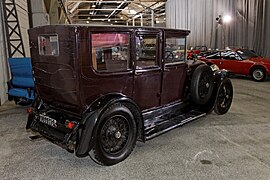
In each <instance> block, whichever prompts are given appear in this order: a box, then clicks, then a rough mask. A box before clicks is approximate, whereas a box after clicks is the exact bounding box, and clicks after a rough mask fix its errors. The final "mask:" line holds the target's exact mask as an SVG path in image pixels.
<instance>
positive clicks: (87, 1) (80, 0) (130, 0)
mask: <svg viewBox="0 0 270 180" xmlns="http://www.w3.org/2000/svg"><path fill="white" fill-rule="evenodd" d="M132 1H133V0H127V1H124V0H117V1H99V0H96V1H92V0H86V1H83V0H67V1H66V2H81V3H82V2H83V3H96V2H101V3H121V2H132ZM140 2H167V0H159V1H157V0H140Z"/></svg>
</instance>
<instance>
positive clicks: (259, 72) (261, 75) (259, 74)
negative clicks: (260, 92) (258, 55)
mask: <svg viewBox="0 0 270 180" xmlns="http://www.w3.org/2000/svg"><path fill="white" fill-rule="evenodd" d="M251 77H252V79H253V80H254V81H257V82H263V81H265V78H266V71H265V69H264V68H263V67H254V68H253V69H252V70H251Z"/></svg>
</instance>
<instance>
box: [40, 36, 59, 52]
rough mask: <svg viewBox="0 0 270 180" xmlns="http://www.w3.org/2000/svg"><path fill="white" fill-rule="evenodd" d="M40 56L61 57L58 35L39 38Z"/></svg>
mask: <svg viewBox="0 0 270 180" xmlns="http://www.w3.org/2000/svg"><path fill="white" fill-rule="evenodd" d="M38 46H39V48H38V49H39V55H51V56H58V55H59V42H58V36H57V35H54V34H53V35H40V36H38Z"/></svg>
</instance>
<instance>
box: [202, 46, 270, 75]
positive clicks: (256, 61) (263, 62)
mask: <svg viewBox="0 0 270 180" xmlns="http://www.w3.org/2000/svg"><path fill="white" fill-rule="evenodd" d="M239 50H241V49H237V50H224V51H219V52H215V53H219V57H218V56H215V55H213V54H215V53H213V54H211V55H208V56H205V57H201V58H200V60H202V61H204V62H206V63H210V64H211V63H213V64H216V65H217V66H218V67H219V68H220V69H227V70H229V71H231V72H232V73H235V74H242V75H250V73H251V70H252V68H253V67H255V66H261V67H263V68H264V69H265V70H266V72H267V75H268V76H269V75H270V59H268V58H263V57H259V56H258V57H253V58H248V59H243V58H241V57H240V56H239V57H237V58H234V57H232V58H228V57H226V58H224V57H223V55H222V53H223V52H226V53H230V52H233V53H236V52H237V51H239ZM211 56H212V57H211Z"/></svg>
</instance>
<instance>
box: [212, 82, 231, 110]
mask: <svg viewBox="0 0 270 180" xmlns="http://www.w3.org/2000/svg"><path fill="white" fill-rule="evenodd" d="M232 99H233V86H232V82H231V80H230V79H228V78H226V79H224V80H223V82H222V83H221V85H220V87H219V91H218V94H217V100H216V103H215V106H214V111H215V113H216V114H218V115H223V114H225V113H227V112H228V111H229V109H230V107H231V104H232Z"/></svg>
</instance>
